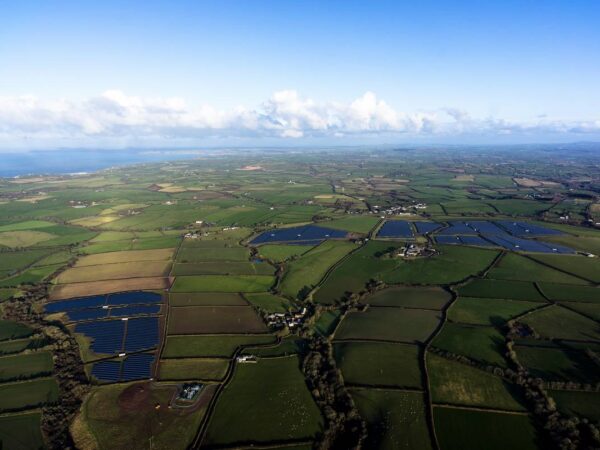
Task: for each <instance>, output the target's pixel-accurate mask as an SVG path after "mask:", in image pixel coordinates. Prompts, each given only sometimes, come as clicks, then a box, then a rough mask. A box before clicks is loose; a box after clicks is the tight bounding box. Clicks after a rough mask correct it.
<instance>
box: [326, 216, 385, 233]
mask: <svg viewBox="0 0 600 450" xmlns="http://www.w3.org/2000/svg"><path fill="white" fill-rule="evenodd" d="M378 222H379V218H377V217H368V216H349V217H343V218H341V219H334V220H330V221H327V222H323V223H320V224H319V225H322V226H324V227H328V228H335V229H337V230H344V231H352V232H355V233H365V234H366V233H368V232H369V231H371V230H372V229H373V227H374V226H375V225H377V223H378Z"/></svg>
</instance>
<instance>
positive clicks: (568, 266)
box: [532, 255, 600, 283]
mask: <svg viewBox="0 0 600 450" xmlns="http://www.w3.org/2000/svg"><path fill="white" fill-rule="evenodd" d="M532 258H533V259H535V260H536V261H540V262H543V263H544V264H548V265H550V266H552V267H555V268H557V269H560V270H563V271H565V272H569V273H572V274H574V275H577V276H580V277H582V278H585V279H587V280H590V281H592V282H593V283H600V259H598V258H587V257H585V256H573V255H535V256H532Z"/></svg>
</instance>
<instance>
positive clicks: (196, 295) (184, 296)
mask: <svg viewBox="0 0 600 450" xmlns="http://www.w3.org/2000/svg"><path fill="white" fill-rule="evenodd" d="M169 305H170V306H243V305H248V302H247V301H246V300H244V298H243V297H242V296H241V295H240V294H238V293H235V292H191V293H189V292H182V293H180V292H171V293H169Z"/></svg>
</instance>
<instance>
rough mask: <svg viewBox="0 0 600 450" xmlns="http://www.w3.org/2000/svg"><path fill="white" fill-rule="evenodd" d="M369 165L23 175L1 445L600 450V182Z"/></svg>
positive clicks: (591, 165) (312, 160) (1, 300)
mask: <svg viewBox="0 0 600 450" xmlns="http://www.w3.org/2000/svg"><path fill="white" fill-rule="evenodd" d="M356 152H357V153H356V154H350V155H346V156H345V157H343V158H342V157H341V156H340V155H336V154H334V153H323V154H318V155H317V154H311V153H310V152H308V153H307V154H302V155H296V156H294V157H289V156H283V155H281V154H279V153H277V152H274V153H272V154H269V156H266V155H259V154H256V155H251V156H243V157H239V158H232V157H229V156H223V157H218V158H215V159H211V158H207V159H203V160H199V161H178V162H177V163H172V164H157V165H147V166H140V167H128V168H114V169H111V170H109V171H104V172H99V173H96V174H90V175H80V176H60V177H59V176H41V177H35V178H33V177H32V178H19V179H1V180H0V311H1V312H2V317H1V318H0V443H1V445H0V446H2V448H17V449H19V448H40V447H43V446H46V447H50V448H52V446H53V445H55V444H54V443H55V442H56V441H55V440H54V439H55V436H56V435H57V434H58V432H59V430H62V431H65V432H69V433H70V434H71V437H72V438H73V440H74V442H75V444H76V446H78V447H80V448H100V449H103V448H148V447H149V446H151V447H152V448H164V449H179V448H181V449H184V448H208V449H212V448H215V449H216V448H219V449H223V448H225V449H227V448H229V449H234V448H249V447H255V448H290V449H309V448H316V447H319V448H350V447H353V446H354V445H355V444H356V442H358V440H360V441H361V442H362V444H361V445H362V447H363V448H369V449H398V448H406V449H428V448H439V449H441V450H446V449H461V450H462V449H467V450H468V449H474V450H475V449H482V448H486V449H487V448H489V449H495V448H518V449H529V448H531V449H535V448H538V449H543V448H552V447H553V445H554V444H555V442H556V440H557V439H558V438H559V437H560V439H563V441H564V440H565V439H569V441H570V442H572V443H573V445H574V447H573V448H594V445H595V446H598V445H600V444H599V443H596V442H595V441H594V439H595V438H594V427H595V426H598V425H600V422H599V421H600V417H599V414H598V410H600V393H599V392H598V391H599V390H600V376H599V375H598V374H599V370H598V367H599V366H598V364H599V360H600V359H599V358H600V357H599V355H600V258H598V257H597V256H596V254H597V253H600V230H598V229H596V228H597V227H595V226H594V224H595V223H600V216H599V215H598V211H600V206H598V205H600V200H599V198H598V197H599V196H598V194H597V192H596V191H595V190H594V189H592V187H593V184H594V183H597V182H598V180H600V178H599V177H600V174H599V173H596V172H597V169H596V168H597V167H598V165H597V163H596V162H594V161H590V160H586V163H582V162H576V161H575V162H573V163H572V164H571V165H569V170H568V171H567V170H566V169H564V168H563V166H562V165H561V164H560V161H559V160H557V159H552V157H548V154H547V153H543V157H540V154H539V153H536V152H535V151H534V150H532V152H533V153H534V154H536V155H537V158H536V159H535V160H533V161H532V160H531V159H528V158H529V156H527V155H526V154H524V153H522V154H521V153H511V154H510V155H511V156H510V157H508V156H504V157H502V158H503V159H502V164H501V165H498V164H497V162H498V160H497V159H495V158H492V157H491V156H489V155H488V156H486V155H480V156H479V158H478V159H477V158H465V157H464V155H461V154H460V152H457V153H453V152H452V151H450V150H448V152H449V153H445V152H441V151H438V150H432V151H431V152H432V153H431V155H434V157H431V156H430V155H429V154H428V155H423V154H421V153H414V152H413V151H412V150H406V152H404V151H403V152H393V151H385V150H381V151H379V150H377V151H373V153H371V152H363V151H358V150H357V151H356ZM373 155H377V156H378V157H377V158H375V157H372V156H373ZM415 155H417V156H418V158H414V156H415ZM585 158H591V157H590V156H589V155H585V156H581V159H582V161H584V160H585ZM424 161H425V162H424ZM248 167H250V168H258V169H255V170H254V169H253V170H249V169H248ZM238 169H241V170H238ZM590 171H591V172H593V173H592V174H591V175H590ZM515 174H518V176H517V175H515ZM61 333H64V335H63V334H61ZM67 335H71V336H72V337H73V338H74V340H73V341H67V340H65V336H67ZM65 342H69V343H68V344H65ZM71 342H72V343H71ZM64 345H69V346H70V345H73V347H72V348H71V347H68V348H69V349H70V350H73V351H72V353H69V355H71V356H70V357H69V358H67V359H68V361H67V363H65V359H64V358H65V357H64V353H61V352H63V351H64V350H65V347H63V346H64ZM65 364H66V366H65ZM65 375H66V376H65ZM531 380H535V382H532V381H531ZM88 384H89V387H85V388H84V386H83V385H88ZM540 392H543V395H541V396H540ZM536 398H537V399H539V398H547V402H548V403H547V404H545V406H543V407H540V404H539V403H538V404H536V403H535V401H533V400H532V399H536ZM548 404H549V405H555V408H556V413H555V414H554V415H553V416H552V418H550V416H549V415H548V414H544V413H543V412H541V411H544V407H547V406H548ZM69 408H71V409H69ZM552 408H554V406H552ZM67 410H69V411H70V412H69V414H70V415H69V416H68V417H74V419H73V420H71V421H70V422H68V423H66V422H65V423H63V422H61V421H60V420H56V417H57V416H56V415H55V414H56V411H67ZM561 421H562V422H561ZM567 421H569V422H568V423H569V424H570V425H569V427H563V428H561V429H558V425H557V424H558V423H563V424H564V423H567ZM47 424H58V425H56V426H55V427H49V426H48V425H47ZM61 427H62V428H61ZM51 428H52V429H51ZM67 429H68V431H67ZM568 430H571V431H568ZM62 431H61V432H62ZM569 433H570V434H569ZM553 440H554V441H553Z"/></svg>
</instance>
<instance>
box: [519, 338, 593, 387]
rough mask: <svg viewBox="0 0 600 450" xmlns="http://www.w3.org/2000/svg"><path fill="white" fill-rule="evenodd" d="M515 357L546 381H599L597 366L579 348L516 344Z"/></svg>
mask: <svg viewBox="0 0 600 450" xmlns="http://www.w3.org/2000/svg"><path fill="white" fill-rule="evenodd" d="M516 352H517V358H518V359H519V362H520V363H521V364H523V366H525V368H526V369H527V370H528V371H529V373H530V374H531V375H532V376H534V377H539V378H542V379H544V380H548V381H557V380H558V381H575V382H580V383H586V382H588V383H595V382H598V381H600V373H598V366H597V365H596V364H595V363H594V361H593V360H592V359H591V358H590V357H589V356H587V355H586V354H585V352H583V351H580V350H570V349H566V348H545V347H533V346H524V345H519V346H516Z"/></svg>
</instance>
